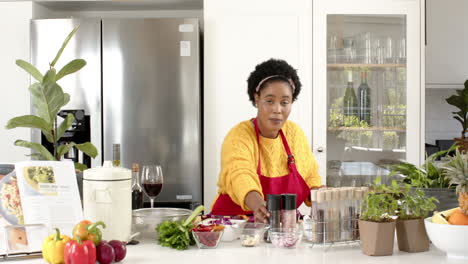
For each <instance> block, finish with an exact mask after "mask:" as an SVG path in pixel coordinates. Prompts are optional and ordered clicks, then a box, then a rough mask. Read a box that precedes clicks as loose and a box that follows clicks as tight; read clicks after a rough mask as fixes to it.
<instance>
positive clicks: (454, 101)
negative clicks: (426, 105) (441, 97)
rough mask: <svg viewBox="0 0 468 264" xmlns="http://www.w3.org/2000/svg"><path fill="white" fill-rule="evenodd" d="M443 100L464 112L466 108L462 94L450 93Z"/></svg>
mask: <svg viewBox="0 0 468 264" xmlns="http://www.w3.org/2000/svg"><path fill="white" fill-rule="evenodd" d="M445 101H447V103H449V104H451V105H453V106H455V107H457V108H458V109H460V110H461V111H464V112H465V113H466V109H467V108H468V106H467V104H466V102H465V98H463V97H462V96H460V95H452V96H450V97H449V98H447V99H445Z"/></svg>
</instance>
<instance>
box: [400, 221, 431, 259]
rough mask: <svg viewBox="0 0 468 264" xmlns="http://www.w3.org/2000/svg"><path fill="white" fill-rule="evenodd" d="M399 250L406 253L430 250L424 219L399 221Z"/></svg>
mask: <svg viewBox="0 0 468 264" xmlns="http://www.w3.org/2000/svg"><path fill="white" fill-rule="evenodd" d="M396 230H397V238H398V249H400V251H405V252H424V251H428V250H429V238H428V237H427V233H426V227H425V226H424V220H423V219H411V220H399V219H398V220H397V222H396Z"/></svg>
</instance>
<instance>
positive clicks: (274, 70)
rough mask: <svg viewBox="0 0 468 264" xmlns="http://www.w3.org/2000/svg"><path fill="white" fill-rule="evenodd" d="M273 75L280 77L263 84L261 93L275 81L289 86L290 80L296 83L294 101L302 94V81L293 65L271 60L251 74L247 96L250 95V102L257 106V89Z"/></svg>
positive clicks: (257, 67)
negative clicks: (259, 84) (260, 83)
mask: <svg viewBox="0 0 468 264" xmlns="http://www.w3.org/2000/svg"><path fill="white" fill-rule="evenodd" d="M272 75H279V76H277V77H273V78H271V79H268V80H267V81H265V82H263V83H262V85H261V86H260V89H259V92H260V91H261V90H262V89H263V87H265V86H266V85H267V84H268V83H271V82H275V81H283V82H286V83H288V84H289V80H288V79H291V81H292V82H293V83H294V87H295V89H294V93H293V95H292V97H293V98H292V99H293V101H296V99H297V96H298V95H299V93H300V92H301V87H302V84H301V81H300V80H299V76H297V71H296V69H294V68H293V67H292V66H291V65H289V64H288V63H287V62H286V61H284V60H280V59H269V60H267V61H264V62H262V63H260V64H258V65H257V66H255V70H254V71H253V72H251V73H250V76H249V78H248V79H247V94H248V95H249V100H250V101H251V102H252V104H253V105H254V106H255V97H254V95H255V93H256V91H255V88H256V87H257V85H258V83H259V82H260V81H261V80H263V79H265V78H266V77H268V76H272Z"/></svg>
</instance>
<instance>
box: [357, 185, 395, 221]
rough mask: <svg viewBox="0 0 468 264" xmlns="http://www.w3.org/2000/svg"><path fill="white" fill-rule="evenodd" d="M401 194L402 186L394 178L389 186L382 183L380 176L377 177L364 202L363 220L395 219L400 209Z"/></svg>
mask: <svg viewBox="0 0 468 264" xmlns="http://www.w3.org/2000/svg"><path fill="white" fill-rule="evenodd" d="M400 195H401V191H400V186H399V185H398V183H397V182H396V181H395V180H393V181H392V184H391V185H389V186H387V185H385V184H380V177H377V179H375V181H374V184H373V185H372V190H371V191H370V192H368V193H367V194H366V196H365V197H364V200H363V203H362V213H361V220H364V221H371V222H390V221H393V219H394V215H395V211H396V210H397V209H398V197H399V196H400Z"/></svg>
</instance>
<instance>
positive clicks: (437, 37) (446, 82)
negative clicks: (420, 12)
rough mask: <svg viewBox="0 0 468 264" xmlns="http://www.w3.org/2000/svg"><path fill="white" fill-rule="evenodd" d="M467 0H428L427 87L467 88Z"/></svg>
mask: <svg viewBox="0 0 468 264" xmlns="http://www.w3.org/2000/svg"><path fill="white" fill-rule="evenodd" d="M467 11H468V1H466V0H449V1H440V0H426V23H427V24H426V32H427V33H426V34H427V35H426V39H427V45H426V88H463V83H464V82H465V80H467V79H468V59H467V58H468V49H467V47H468V27H466V13H467Z"/></svg>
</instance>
